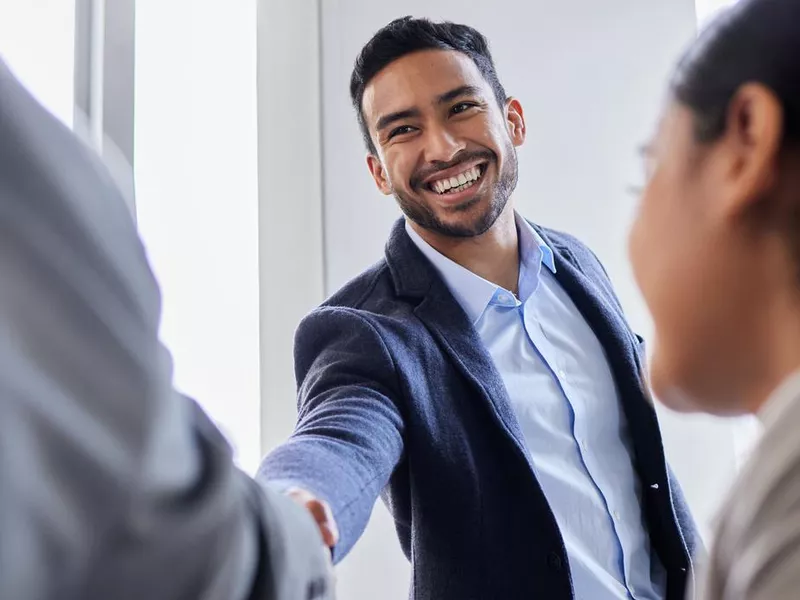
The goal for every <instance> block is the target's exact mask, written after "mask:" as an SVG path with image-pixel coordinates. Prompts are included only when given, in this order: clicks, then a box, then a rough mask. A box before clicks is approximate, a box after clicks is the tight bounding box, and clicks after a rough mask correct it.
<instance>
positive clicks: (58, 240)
mask: <svg viewBox="0 0 800 600" xmlns="http://www.w3.org/2000/svg"><path fill="white" fill-rule="evenodd" d="M159 318H160V298H159V291H158V287H157V285H156V282H155V280H154V278H153V275H152V273H151V271H150V268H149V266H148V263H147V259H146V257H145V252H144V249H143V247H142V244H141V242H140V241H139V237H138V235H137V232H136V229H135V226H134V223H133V220H132V218H131V215H130V214H129V212H128V210H127V208H126V207H125V205H124V202H123V200H122V198H121V196H120V193H119V190H118V189H117V188H116V186H115V185H114V183H113V181H112V180H111V178H110V177H109V175H108V172H107V171H106V169H105V168H104V167H103V166H102V165H101V164H100V162H99V160H98V159H96V157H95V156H94V154H93V153H92V152H91V151H90V150H89V149H87V148H86V147H85V146H84V145H83V144H82V143H81V142H79V141H78V140H77V139H76V138H75V137H74V136H73V135H72V133H71V132H70V131H68V130H67V129H66V128H65V127H63V126H62V125H61V124H60V123H58V122H57V121H56V120H55V119H54V118H53V117H52V116H51V115H50V114H49V113H47V112H46V111H45V110H44V109H43V108H42V107H41V106H39V105H38V104H37V103H36V102H35V101H34V100H33V99H32V98H31V97H30V96H29V94H28V93H27V92H26V91H25V90H24V89H23V88H22V87H21V86H20V85H19V83H18V82H17V81H16V80H15V79H14V78H13V76H12V75H11V74H10V72H9V71H8V69H7V68H6V67H5V65H3V64H2V62H0V598H2V599H3V600H34V599H36V600H39V599H48V598H58V599H60V600H61V599H71V598H75V599H81V600H95V599H96V600H110V599H113V600H127V599H130V600H145V599H146V600H162V599H163V600H167V599H169V600H176V599H186V600H200V599H207V600H212V599H214V600H216V599H219V600H239V599H254V600H256V599H257V600H261V599H270V600H272V599H281V600H283V599H287V600H310V599H312V598H327V597H329V594H330V593H331V590H330V585H329V583H330V582H329V573H330V571H329V566H328V561H329V558H328V557H327V556H326V550H324V549H323V546H322V542H321V539H320V536H319V533H318V531H317V529H316V526H315V525H314V523H313V520H312V519H311V517H310V516H309V515H308V514H306V511H305V510H304V509H301V508H300V507H297V506H295V505H294V503H293V502H291V501H289V500H288V499H286V498H284V497H282V496H279V495H276V494H274V493H272V492H269V491H267V490H265V489H262V488H261V487H260V486H259V485H258V484H257V483H255V482H254V481H253V480H252V479H250V478H249V477H247V476H246V475H245V474H243V473H242V472H240V471H238V470H237V469H236V468H235V467H234V465H233V463H232V458H231V452H230V449H229V447H228V445H227V443H226V442H225V440H224V439H223V438H222V436H221V435H220V434H219V432H218V431H217V429H216V428H215V427H214V426H213V425H212V424H211V423H210V422H209V420H208V419H207V417H206V416H205V414H204V413H203V411H202V410H200V409H199V407H198V406H197V405H196V404H195V403H194V402H192V401H190V400H188V399H186V398H183V397H181V396H179V395H178V394H177V393H176V392H175V391H174V390H173V387H172V366H171V361H170V357H169V355H168V353H167V351H166V350H165V348H164V347H163V346H162V345H161V344H160V342H159V339H158V335H157V332H158V326H159Z"/></svg>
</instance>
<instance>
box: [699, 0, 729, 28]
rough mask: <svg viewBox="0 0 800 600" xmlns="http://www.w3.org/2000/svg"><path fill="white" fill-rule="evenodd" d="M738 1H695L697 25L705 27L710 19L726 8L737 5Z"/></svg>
mask: <svg viewBox="0 0 800 600" xmlns="http://www.w3.org/2000/svg"><path fill="white" fill-rule="evenodd" d="M737 1H738V0H695V10H696V11H697V23H698V25H699V27H701V28H702V27H703V25H705V24H706V23H708V21H709V20H710V19H713V18H714V16H716V15H717V13H719V11H721V10H722V9H724V8H727V7H729V6H731V5H732V4H736V2H737Z"/></svg>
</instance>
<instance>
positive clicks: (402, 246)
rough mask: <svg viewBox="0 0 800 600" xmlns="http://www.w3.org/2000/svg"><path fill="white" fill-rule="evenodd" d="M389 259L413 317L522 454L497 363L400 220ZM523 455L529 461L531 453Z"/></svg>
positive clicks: (391, 239)
mask: <svg viewBox="0 0 800 600" xmlns="http://www.w3.org/2000/svg"><path fill="white" fill-rule="evenodd" d="M386 259H387V263H388V265H389V269H390V271H391V272H392V277H393V279H394V282H395V288H396V291H397V293H398V295H399V296H401V297H406V298H408V299H415V300H416V301H418V304H417V306H416V308H415V309H414V314H415V315H416V316H417V317H418V318H419V319H420V321H422V323H423V324H424V325H425V327H427V329H428V330H429V331H430V332H431V334H432V335H433V336H434V338H435V339H436V341H437V342H438V344H439V346H440V348H442V349H443V350H444V352H445V353H446V354H447V356H448V357H449V359H450V360H451V362H452V363H453V364H454V365H455V366H456V367H457V368H458V370H459V371H460V372H461V374H462V375H463V376H464V378H465V379H466V380H467V381H469V382H470V383H471V384H472V386H473V387H474V388H475V390H476V391H477V392H478V394H479V395H480V396H481V397H482V398H483V400H484V401H485V402H486V403H487V404H488V406H489V408H490V410H491V413H492V415H493V417H494V418H495V421H496V422H497V424H498V425H499V426H500V427H501V429H503V431H505V432H506V434H507V435H509V436H510V437H511V438H512V439H513V441H514V442H515V443H516V445H517V446H518V447H519V448H520V449H521V450H523V452H524V448H525V445H524V442H523V439H524V438H523V436H522V430H521V429H520V426H519V423H518V421H517V418H516V416H515V414H514V412H513V409H512V408H511V403H510V401H509V398H508V392H507V391H506V387H505V384H504V383H503V380H502V377H501V376H500V373H499V372H498V371H497V369H496V367H495V365H494V361H493V360H492V359H491V357H490V356H489V353H488V352H487V351H486V349H485V347H484V345H483V342H482V341H481V339H480V336H479V335H478V333H477V331H476V330H475V327H474V326H473V325H472V323H471V322H470V320H469V318H468V317H467V314H466V313H465V312H464V310H463V309H462V308H461V305H460V304H459V303H458V301H457V300H456V299H455V298H454V297H453V295H452V294H451V293H450V290H449V289H448V288H447V286H446V285H445V283H444V281H442V279H441V277H440V276H439V274H438V273H437V272H436V270H435V269H434V268H433V266H432V265H431V264H430V263H429V262H428V260H427V259H426V258H425V256H424V255H423V254H422V253H421V252H420V251H419V249H418V248H417V247H416V246H415V245H414V243H413V242H412V241H411V239H410V238H409V237H408V234H407V233H406V232H405V228H404V223H403V221H402V219H401V220H400V221H399V222H398V223H396V224H395V226H394V228H393V230H392V234H391V236H390V238H389V243H388V244H387V247H386ZM524 454H525V456H526V459H527V458H528V453H527V452H524Z"/></svg>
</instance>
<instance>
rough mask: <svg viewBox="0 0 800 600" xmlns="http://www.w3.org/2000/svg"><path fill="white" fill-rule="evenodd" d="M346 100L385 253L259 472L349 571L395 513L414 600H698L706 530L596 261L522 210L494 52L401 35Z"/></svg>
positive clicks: (457, 30) (355, 290) (399, 29)
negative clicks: (378, 508) (673, 464)
mask: <svg viewBox="0 0 800 600" xmlns="http://www.w3.org/2000/svg"><path fill="white" fill-rule="evenodd" d="M351 94H352V99H353V103H354V106H355V109H356V114H357V115H358V119H359V123H360V125H361V129H362V132H363V134H364V141H365V143H366V145H367V150H368V156H367V164H368V166H369V170H370V173H371V174H372V177H373V178H374V179H375V182H376V184H377V186H378V188H379V189H380V190H381V191H382V192H383V193H384V194H386V195H392V196H394V197H395V198H396V199H397V202H398V204H399V205H400V208H401V209H402V211H403V213H404V214H405V218H404V219H401V220H400V221H399V222H398V223H397V224H396V226H395V227H394V230H393V231H392V233H391V237H390V239H389V241H388V244H387V247H386V254H385V257H384V258H383V260H381V261H380V262H379V263H378V264H377V265H376V266H374V267H373V268H372V269H370V270H368V271H367V272H365V273H363V274H362V275H360V276H359V277H357V278H356V279H355V280H353V281H352V282H351V283H349V284H348V285H346V286H345V287H344V288H343V289H342V290H340V291H339V292H338V293H336V294H335V295H334V296H333V297H332V298H331V299H330V300H328V301H327V302H326V303H325V304H324V305H323V306H321V307H320V308H318V309H317V310H315V311H314V312H313V313H312V314H311V315H309V316H308V317H307V318H306V319H305V320H304V321H303V323H302V324H301V325H300V327H299V329H298V332H297V339H296V354H295V356H296V370H297V376H298V384H299V417H298V423H297V427H296V430H295V433H294V434H293V436H292V437H291V438H290V439H289V440H288V441H287V442H286V444H284V445H283V446H281V447H280V448H278V449H277V450H275V451H274V452H273V453H272V454H271V455H270V456H268V457H267V458H266V460H265V461H264V463H263V465H262V468H261V471H260V476H261V477H262V478H264V479H265V480H268V481H269V482H271V484H272V485H275V486H278V487H280V488H282V489H283V490H284V491H286V493H288V494H289V495H291V496H292V497H293V498H294V499H295V500H297V501H298V502H300V503H302V504H304V505H305V506H306V507H307V508H308V509H309V510H310V511H311V513H312V514H313V515H314V517H315V519H316V520H317V522H318V524H319V527H320V530H321V532H322V534H323V538H324V539H325V540H326V543H327V544H328V545H329V546H331V548H332V549H333V553H334V558H335V560H337V561H338V560H341V558H342V557H344V556H345V555H346V554H347V552H348V551H349V550H350V549H351V548H352V546H353V544H354V543H355V542H356V541H357V539H358V537H359V536H360V535H361V533H362V532H363V530H364V527H365V526H366V524H367V520H368V519H369V515H370V513H371V511H372V508H373V505H374V503H375V501H376V499H377V498H378V496H379V495H380V494H382V495H383V498H384V500H385V502H386V503H387V505H388V507H389V509H390V510H391V512H392V514H393V516H394V519H395V522H396V527H397V532H398V536H399V539H400V543H401V545H402V548H403V550H404V552H405V554H406V556H407V557H408V558H409V560H410V561H411V563H412V566H413V580H412V581H413V583H412V591H411V597H412V598H415V599H417V600H420V599H431V600H449V599H452V600H465V599H496V598H509V599H515V598H547V599H548V600H561V599H565V600H566V599H571V598H582V599H586V600H611V599H631V598H634V599H636V600H657V599H662V598H669V599H675V600H677V599H679V598H681V599H682V598H683V594H684V590H685V589H686V584H687V578H689V579H690V578H691V577H692V571H693V570H692V559H691V557H692V553H693V552H694V550H695V549H696V546H697V544H698V537H697V533H696V531H695V528H694V524H693V523H692V520H691V517H690V515H689V513H688V510H687V508H686V505H685V502H684V500H683V497H682V494H681V492H680V489H679V487H678V486H677V484H676V483H675V481H674V479H673V478H672V476H671V474H670V471H669V469H668V467H667V465H666V462H665V459H664V450H663V447H662V443H661V437H660V432H659V427H658V422H657V420H656V415H655V412H654V410H653V407H652V405H651V403H650V402H649V401H648V393H647V389H646V385H645V382H644V380H643V378H642V376H641V373H642V354H641V348H640V342H639V339H638V338H637V337H636V335H635V334H634V333H633V332H631V331H630V330H629V328H628V326H627V325H626V322H625V318H624V316H623V314H622V311H621V308H620V305H619V302H618V301H617V299H616V297H615V295H614V292H613V290H612V287H611V284H610V282H609V280H608V278H607V277H606V274H605V272H604V270H603V267H602V266H601V265H600V263H599V262H598V260H597V258H596V257H595V256H594V255H593V254H592V252H591V251H590V250H588V249H587V248H586V247H585V246H583V245H582V244H581V243H580V242H578V241H577V240H575V239H574V238H573V237H571V236H568V235H566V234H563V233H559V232H555V231H551V230H548V229H544V228H541V227H539V226H537V225H533V224H531V223H530V222H528V221H527V220H525V219H524V218H523V217H521V216H520V215H519V214H517V213H516V212H515V210H514V204H513V199H512V194H513V192H514V189H515V187H516V184H517V175H518V173H517V168H518V163H517V154H516V147H518V146H520V145H522V143H523V142H524V141H525V138H526V133H527V132H526V128H525V118H524V114H523V110H522V105H521V104H520V102H519V101H518V100H516V99H513V98H509V97H507V95H506V93H505V91H504V89H503V86H502V85H501V84H500V81H499V79H498V76H497V73H496V71H495V67H494V64H493V62H492V58H491V55H490V53H489V50H488V46H487V42H486V40H485V38H484V37H483V36H482V35H481V34H480V33H478V32H477V31H475V30H474V29H472V28H470V27H467V26H464V25H457V24H453V23H433V22H430V21H428V20H424V19H412V18H404V19H398V20H396V21H393V22H392V23H390V24H389V25H387V26H386V27H385V28H383V29H382V30H381V31H379V32H378V33H377V34H376V35H375V36H374V37H373V39H372V40H371V41H370V42H369V43H368V44H367V45H366V46H365V47H364V49H363V50H362V52H361V54H360V55H359V57H358V60H357V62H356V65H355V69H354V71H353V76H352V81H351Z"/></svg>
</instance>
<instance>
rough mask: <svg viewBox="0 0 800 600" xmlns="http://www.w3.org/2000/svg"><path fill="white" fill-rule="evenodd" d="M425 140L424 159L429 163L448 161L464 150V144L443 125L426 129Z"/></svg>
mask: <svg viewBox="0 0 800 600" xmlns="http://www.w3.org/2000/svg"><path fill="white" fill-rule="evenodd" d="M427 133H428V135H427V136H426V137H427V139H426V140H425V160H426V161H427V162H429V163H448V162H450V161H452V160H453V159H454V158H455V156H456V155H457V154H458V153H459V152H461V151H462V150H464V148H465V147H466V144H465V143H464V142H463V141H461V140H459V139H458V138H457V137H455V136H454V135H453V134H452V132H450V131H448V130H447V128H445V127H437V128H434V129H429V130H428V132H427Z"/></svg>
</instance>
